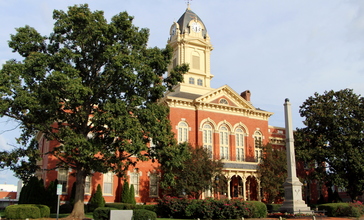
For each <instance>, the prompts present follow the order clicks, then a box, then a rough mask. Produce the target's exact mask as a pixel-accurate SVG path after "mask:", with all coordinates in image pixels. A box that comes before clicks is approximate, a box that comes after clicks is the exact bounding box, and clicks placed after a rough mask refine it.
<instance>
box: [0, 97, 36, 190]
mask: <svg viewBox="0 0 364 220" xmlns="http://www.w3.org/2000/svg"><path fill="white" fill-rule="evenodd" d="M0 94H1V90H0ZM0 103H1V101H0ZM0 105H1V104H0ZM0 116H1V113H0ZM40 159H41V156H40V152H39V149H38V141H37V140H35V139H32V140H31V141H30V143H29V146H28V147H27V148H22V147H16V148H14V149H13V150H11V151H9V152H8V151H2V152H0V169H2V168H4V167H8V168H10V169H11V170H13V171H14V173H15V176H16V177H18V178H19V179H21V180H22V181H23V183H24V184H26V183H28V181H29V180H30V178H31V177H33V176H34V173H35V172H36V171H37V170H38V169H39V166H38V165H37V161H39V160H40Z"/></svg>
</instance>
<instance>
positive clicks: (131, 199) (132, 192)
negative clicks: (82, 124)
mask: <svg viewBox="0 0 364 220" xmlns="http://www.w3.org/2000/svg"><path fill="white" fill-rule="evenodd" d="M129 203H130V204H133V205H135V204H136V201H135V190H134V185H133V184H132V185H130V189H129Z"/></svg>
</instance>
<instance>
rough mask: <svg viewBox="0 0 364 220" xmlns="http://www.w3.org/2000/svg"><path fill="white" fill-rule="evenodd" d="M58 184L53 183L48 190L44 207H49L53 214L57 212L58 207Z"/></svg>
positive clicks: (56, 182)
mask: <svg viewBox="0 0 364 220" xmlns="http://www.w3.org/2000/svg"><path fill="white" fill-rule="evenodd" d="M57 184H58V180H55V181H52V182H51V183H50V184H49V186H48V188H47V189H46V195H45V201H44V205H47V206H48V207H49V208H50V210H51V213H56V212H57V206H58V195H57Z"/></svg>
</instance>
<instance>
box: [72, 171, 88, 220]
mask: <svg viewBox="0 0 364 220" xmlns="http://www.w3.org/2000/svg"><path fill="white" fill-rule="evenodd" d="M85 181H86V174H85V171H83V170H76V193H75V204H74V206H73V210H72V213H71V215H70V217H72V218H78V219H83V218H85V209H84V198H85Z"/></svg>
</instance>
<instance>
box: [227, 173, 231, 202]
mask: <svg viewBox="0 0 364 220" xmlns="http://www.w3.org/2000/svg"><path fill="white" fill-rule="evenodd" d="M227 183H228V191H227V197H228V199H231V195H230V194H231V193H230V190H231V189H230V183H231V177H229V179H228V181H227Z"/></svg>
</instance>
